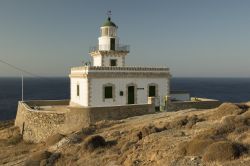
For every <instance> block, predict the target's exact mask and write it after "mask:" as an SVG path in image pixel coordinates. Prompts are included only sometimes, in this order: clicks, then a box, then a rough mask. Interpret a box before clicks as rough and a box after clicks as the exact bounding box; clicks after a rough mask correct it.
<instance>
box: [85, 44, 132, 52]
mask: <svg viewBox="0 0 250 166" xmlns="http://www.w3.org/2000/svg"><path fill="white" fill-rule="evenodd" d="M129 50H130V46H129V45H121V44H119V45H116V46H115V47H114V48H112V47H111V45H97V46H91V47H90V48H89V52H95V51H124V52H129Z"/></svg>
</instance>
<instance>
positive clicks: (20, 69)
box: [0, 59, 41, 78]
mask: <svg viewBox="0 0 250 166" xmlns="http://www.w3.org/2000/svg"><path fill="white" fill-rule="evenodd" d="M0 62H1V63H3V64H5V65H8V66H9V67H11V68H13V69H16V70H17V71H21V72H23V73H26V74H28V75H31V76H33V77H38V78H41V77H40V76H38V75H36V74H33V73H31V72H29V71H26V70H24V69H22V68H20V67H17V66H15V65H12V64H10V63H8V62H6V61H4V60H1V59H0Z"/></svg>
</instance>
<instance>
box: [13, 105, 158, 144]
mask: <svg viewBox="0 0 250 166" xmlns="http://www.w3.org/2000/svg"><path fill="white" fill-rule="evenodd" d="M67 103H68V101H51V102H50V101H27V102H19V103H18V110H17V115H16V120H15V126H18V127H19V128H20V130H21V132H22V134H23V138H24V140H26V141H30V142H36V143H37V142H41V141H44V140H46V138H47V137H48V136H50V135H54V134H56V133H60V134H69V133H72V132H75V131H79V130H81V129H82V128H84V127H88V126H89V125H90V124H93V123H95V122H97V121H101V120H119V119H124V118H128V117H132V116H138V115H144V114H148V113H153V112H154V108H153V105H152V104H141V105H124V106H111V107H71V106H68V105H65V106H63V107H64V108H65V109H64V110H60V111H58V110H54V111H46V109H43V110H36V109H35V107H34V106H36V107H39V106H60V108H61V107H62V104H67ZM55 108H57V107H55ZM58 108H59V107H58Z"/></svg>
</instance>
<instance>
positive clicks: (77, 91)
mask: <svg viewBox="0 0 250 166" xmlns="http://www.w3.org/2000/svg"><path fill="white" fill-rule="evenodd" d="M76 95H77V96H79V95H80V86H79V85H77V86H76Z"/></svg>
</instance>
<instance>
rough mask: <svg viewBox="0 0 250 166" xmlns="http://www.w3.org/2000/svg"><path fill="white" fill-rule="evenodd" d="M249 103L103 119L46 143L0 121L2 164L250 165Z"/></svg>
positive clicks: (53, 137)
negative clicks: (27, 139)
mask: <svg viewBox="0 0 250 166" xmlns="http://www.w3.org/2000/svg"><path fill="white" fill-rule="evenodd" d="M249 106H250V105H249V104H247V103H246V104H237V105H235V104H232V103H224V104H222V105H221V106H220V107H218V108H215V109H210V110H195V109H189V110H182V111H178V112H163V113H157V114H151V115H144V116H139V117H132V118H128V119H124V120H118V121H101V122H98V123H96V124H95V125H92V126H90V127H88V128H84V129H82V131H79V132H76V133H72V134H70V135H67V136H63V135H60V134H56V135H54V136H51V137H50V138H48V139H47V140H46V141H45V142H44V143H40V144H32V143H28V142H24V141H23V140H22V138H21V135H20V133H19V130H18V129H17V128H15V127H13V121H7V122H1V123H0V165H8V166H9V165H32V166H33V165H56V166H57V165H58V166H59V165H86V166H91V165H102V166H103V165H107V166H116V165H125V166H130V165H138V166H140V165H150V166H151V165H160V166H162V165H166V166H178V165H180V166H185V165H190V166H195V165H208V166H213V165H223V166H228V165H229V166H234V165H235V166H236V165H237V166H238V165H245V166H249V165H250V109H249Z"/></svg>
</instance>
